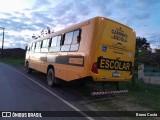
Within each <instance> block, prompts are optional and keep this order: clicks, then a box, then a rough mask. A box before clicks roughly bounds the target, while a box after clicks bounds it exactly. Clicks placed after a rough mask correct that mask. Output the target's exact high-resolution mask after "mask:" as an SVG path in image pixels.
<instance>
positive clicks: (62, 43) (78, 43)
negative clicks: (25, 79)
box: [61, 29, 82, 52]
mask: <svg viewBox="0 0 160 120" xmlns="http://www.w3.org/2000/svg"><path fill="white" fill-rule="evenodd" d="M76 31H79V35H78V36H77V39H78V37H79V40H78V42H77V44H72V42H73V38H74V32H76ZM81 31H82V30H81V29H76V30H73V31H69V32H66V33H64V34H63V39H62V42H61V52H77V51H78V50H79V46H80V41H81ZM70 32H73V36H72V41H71V44H64V41H65V35H66V34H67V33H70ZM72 45H78V47H77V50H71V46H72ZM63 46H69V50H66V51H65V50H62V49H63Z"/></svg>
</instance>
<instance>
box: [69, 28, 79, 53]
mask: <svg viewBox="0 0 160 120" xmlns="http://www.w3.org/2000/svg"><path fill="white" fill-rule="evenodd" d="M80 34H81V32H80V30H76V31H74V34H73V40H72V44H71V48H70V51H77V50H78V49H79V44H80V40H81V35H80Z"/></svg>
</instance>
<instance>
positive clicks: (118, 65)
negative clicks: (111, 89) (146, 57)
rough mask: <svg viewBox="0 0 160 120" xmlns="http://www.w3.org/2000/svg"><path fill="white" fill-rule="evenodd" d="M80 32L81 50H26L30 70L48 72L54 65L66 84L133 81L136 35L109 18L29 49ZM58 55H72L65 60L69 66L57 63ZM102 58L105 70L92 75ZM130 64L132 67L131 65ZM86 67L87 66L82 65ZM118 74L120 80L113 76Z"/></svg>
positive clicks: (58, 32) (96, 19)
mask: <svg viewBox="0 0 160 120" xmlns="http://www.w3.org/2000/svg"><path fill="white" fill-rule="evenodd" d="M102 18H103V19H102ZM77 29H81V37H80V38H81V40H80V45H79V49H78V51H72V52H66V51H65V52H55V53H49V52H48V49H49V48H47V49H45V51H43V50H42V51H43V53H36V52H29V51H27V53H26V61H28V62H29V63H30V64H29V65H30V67H31V68H33V69H36V70H38V71H41V72H43V73H47V67H48V65H52V66H54V68H55V75H56V77H58V78H61V79H63V80H66V81H71V80H75V79H79V78H84V77H89V76H90V77H92V78H93V80H94V81H106V82H107V81H126V80H131V78H132V75H130V71H129V70H130V68H131V67H133V66H134V54H135V44H136V35H135V32H134V31H133V29H131V28H129V27H127V26H125V25H123V24H121V23H118V22H115V21H112V20H110V19H107V18H104V17H95V18H92V19H90V20H87V21H84V22H82V23H79V24H77V25H73V26H71V27H68V28H66V29H63V30H60V31H57V32H54V33H52V34H49V35H47V36H45V37H42V38H39V39H37V40H34V41H32V42H31V43H29V46H31V45H32V43H33V42H37V41H42V40H45V39H50V38H51V37H54V36H57V35H62V34H65V33H67V32H71V31H74V30H77ZM102 46H106V51H105V50H104V51H103V49H102ZM128 53H130V54H128ZM59 56H70V58H69V59H68V61H65V63H68V64H60V63H55V61H56V57H59ZM72 56H73V57H72ZM75 56H84V60H83V58H82V57H80V58H78V57H76V58H75ZM117 56H118V59H117ZM99 57H102V58H106V60H105V59H101V60H100V63H98V64H100V65H99V67H100V68H102V69H98V74H96V73H93V72H92V71H91V69H92V65H93V63H96V62H98V58H99ZM42 58H45V60H44V61H42V60H43V59H42ZM45 61H47V62H45ZM121 61H125V62H121ZM130 62H131V63H132V66H130V64H129V63H130ZM83 64H84V66H82V65H83ZM76 65H77V66H76ZM111 69H112V70H111ZM115 71H118V72H119V73H120V76H119V77H113V76H112V73H113V72H115ZM102 78H103V79H102ZM105 78H106V79H105Z"/></svg>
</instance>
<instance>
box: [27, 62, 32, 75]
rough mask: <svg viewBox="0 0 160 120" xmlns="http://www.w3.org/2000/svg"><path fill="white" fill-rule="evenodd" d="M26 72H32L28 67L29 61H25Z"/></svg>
mask: <svg viewBox="0 0 160 120" xmlns="http://www.w3.org/2000/svg"><path fill="white" fill-rule="evenodd" d="M26 72H27V73H29V74H31V73H32V69H31V68H29V63H28V62H27V63H26Z"/></svg>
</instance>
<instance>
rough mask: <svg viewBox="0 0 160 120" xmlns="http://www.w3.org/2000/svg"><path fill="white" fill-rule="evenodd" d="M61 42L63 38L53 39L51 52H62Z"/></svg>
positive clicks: (56, 37)
mask: <svg viewBox="0 0 160 120" xmlns="http://www.w3.org/2000/svg"><path fill="white" fill-rule="evenodd" d="M60 42H61V36H55V37H53V38H52V39H51V46H50V49H49V52H58V51H60Z"/></svg>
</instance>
